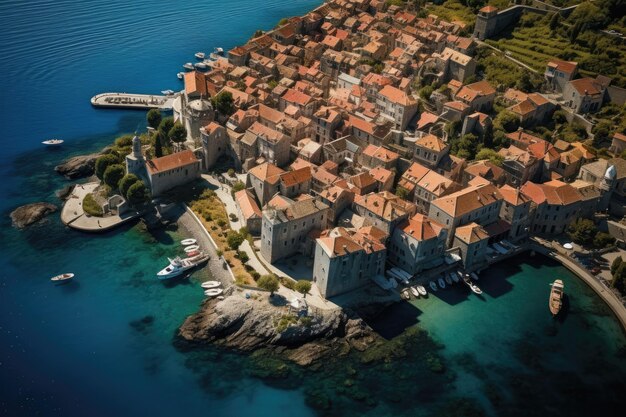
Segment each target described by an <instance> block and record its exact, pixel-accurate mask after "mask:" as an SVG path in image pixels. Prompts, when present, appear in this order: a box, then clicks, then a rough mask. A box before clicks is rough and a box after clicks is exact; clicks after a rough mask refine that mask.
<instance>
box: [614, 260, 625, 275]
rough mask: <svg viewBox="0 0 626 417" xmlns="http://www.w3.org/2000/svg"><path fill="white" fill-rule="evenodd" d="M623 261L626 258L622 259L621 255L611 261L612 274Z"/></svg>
mask: <svg viewBox="0 0 626 417" xmlns="http://www.w3.org/2000/svg"><path fill="white" fill-rule="evenodd" d="M622 262H624V260H623V259H622V257H621V256H618V257H617V258H615V259H613V262H612V263H611V274H614V273H615V271H617V268H619V266H620V265H621V264H622Z"/></svg>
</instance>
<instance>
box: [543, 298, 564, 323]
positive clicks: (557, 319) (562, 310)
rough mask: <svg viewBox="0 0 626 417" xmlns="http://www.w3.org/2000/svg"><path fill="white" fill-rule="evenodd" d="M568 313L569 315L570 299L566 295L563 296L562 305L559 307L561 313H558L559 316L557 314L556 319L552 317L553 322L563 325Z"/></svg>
mask: <svg viewBox="0 0 626 417" xmlns="http://www.w3.org/2000/svg"><path fill="white" fill-rule="evenodd" d="M546 304H547V303H546ZM569 313H570V297H569V295H567V294H563V304H562V305H561V311H559V314H557V315H556V317H554V321H556V322H558V323H561V324H563V323H565V320H566V319H567V316H569Z"/></svg>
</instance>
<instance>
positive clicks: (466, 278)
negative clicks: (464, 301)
mask: <svg viewBox="0 0 626 417" xmlns="http://www.w3.org/2000/svg"><path fill="white" fill-rule="evenodd" d="M463 282H464V283H465V284H466V285H467V286H468V287H469V288H470V290H472V292H473V293H474V294H482V293H483V291H482V290H481V289H480V288H478V285H476V284H474V283H473V282H472V280H471V279H470V276H469V275H467V274H465V275H463Z"/></svg>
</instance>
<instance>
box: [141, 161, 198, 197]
mask: <svg viewBox="0 0 626 417" xmlns="http://www.w3.org/2000/svg"><path fill="white" fill-rule="evenodd" d="M146 169H147V171H148V181H149V183H150V191H151V193H152V196H158V195H160V194H162V193H163V192H165V191H167V190H170V189H172V188H174V187H178V186H179V185H183V184H187V183H189V182H191V181H193V180H195V179H197V178H200V171H201V161H200V160H199V159H198V158H196V156H195V155H194V153H193V152H192V151H189V150H185V151H182V152H176V153H173V154H171V155H166V156H162V157H160V158H155V159H150V160H148V161H147V162H146Z"/></svg>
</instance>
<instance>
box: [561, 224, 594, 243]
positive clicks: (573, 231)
mask: <svg viewBox="0 0 626 417" xmlns="http://www.w3.org/2000/svg"><path fill="white" fill-rule="evenodd" d="M567 234H568V235H569V237H570V238H571V239H572V240H573V241H574V242H576V243H578V244H579V245H589V244H590V243H591V242H593V238H594V237H595V236H596V225H595V224H593V221H591V220H589V219H576V221H574V222H573V223H572V224H570V225H569V227H568V231H567Z"/></svg>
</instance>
